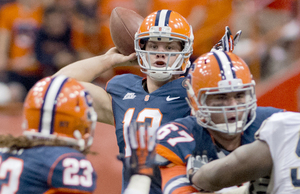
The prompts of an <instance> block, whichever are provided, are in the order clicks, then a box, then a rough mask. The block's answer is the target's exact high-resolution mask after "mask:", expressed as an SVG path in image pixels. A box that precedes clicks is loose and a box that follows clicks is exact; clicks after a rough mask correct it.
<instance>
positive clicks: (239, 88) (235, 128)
mask: <svg viewBox="0 0 300 194" xmlns="http://www.w3.org/2000/svg"><path fill="white" fill-rule="evenodd" d="M224 81H226V82H228V80H224ZM230 82H231V85H230V86H229V85H226V84H224V82H223V83H222V81H220V82H219V87H215V88H202V89H200V90H199V92H198V94H197V95H195V93H194V90H193V88H192V86H191V85H190V83H189V82H187V83H186V85H189V86H188V87H186V88H187V92H188V94H189V96H190V98H189V99H188V103H189V104H190V107H191V108H192V114H193V115H194V116H195V117H196V119H197V122H198V124H199V125H201V126H203V127H205V128H208V129H212V130H215V131H219V132H222V133H226V134H229V135H234V134H237V133H241V132H243V131H244V130H246V129H247V127H248V126H249V125H250V124H251V123H252V122H253V121H254V119H255V117H256V112H255V110H256V106H257V105H256V95H255V89H254V85H255V83H254V81H253V82H251V83H249V84H242V82H241V80H239V79H235V80H230ZM232 92H236V93H238V92H242V93H244V95H245V96H244V103H237V104H236V105H233V106H226V105H221V104H219V105H207V99H208V97H209V95H217V94H228V93H232ZM195 106H196V107H197V109H195ZM217 114H218V115H217ZM230 114H232V115H234V119H233V120H234V122H233V121H231V122H230V121H229V119H230V118H231V119H232V116H228V115H230ZM214 116H215V117H216V116H218V117H223V118H224V121H225V122H224V123H218V124H216V123H215V122H214V121H213V118H212V117H214ZM229 117H230V118H229Z"/></svg>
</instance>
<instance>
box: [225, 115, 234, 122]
mask: <svg viewBox="0 0 300 194" xmlns="http://www.w3.org/2000/svg"><path fill="white" fill-rule="evenodd" d="M227 120H228V123H234V122H236V117H235V116H232V117H229V118H228V119H227Z"/></svg>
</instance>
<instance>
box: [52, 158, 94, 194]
mask: <svg viewBox="0 0 300 194" xmlns="http://www.w3.org/2000/svg"><path fill="white" fill-rule="evenodd" d="M96 180H97V175H96V172H95V170H94V168H93V166H92V164H91V162H90V161H89V160H88V159H86V157H85V156H84V155H83V154H81V153H66V154H63V155H61V156H60V157H59V158H57V160H56V161H55V162H54V163H53V164H52V166H51V169H50V172H49V175H48V185H49V186H50V187H52V188H55V189H60V190H61V189H65V190H70V189H71V190H74V191H77V192H76V193H78V192H79V191H82V193H84V192H93V191H94V190H95V188H96ZM79 193H80V192H79Z"/></svg>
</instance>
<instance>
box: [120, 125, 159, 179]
mask: <svg viewBox="0 0 300 194" xmlns="http://www.w3.org/2000/svg"><path fill="white" fill-rule="evenodd" d="M148 127H149V124H148V123H139V122H133V123H131V125H130V126H129V127H128V140H129V144H130V145H129V146H130V148H131V156H130V159H129V161H127V162H126V163H125V166H126V168H128V169H130V172H131V174H142V175H147V176H150V177H152V176H153V167H154V157H155V133H154V134H150V132H149V130H148Z"/></svg>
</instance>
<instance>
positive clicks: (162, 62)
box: [153, 61, 167, 67]
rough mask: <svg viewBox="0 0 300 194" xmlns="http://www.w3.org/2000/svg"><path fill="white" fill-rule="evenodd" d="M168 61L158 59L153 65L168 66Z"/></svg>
mask: <svg viewBox="0 0 300 194" xmlns="http://www.w3.org/2000/svg"><path fill="white" fill-rule="evenodd" d="M166 65H167V64H166V63H165V62H164V61H156V62H155V63H154V64H153V66H154V67H166Z"/></svg>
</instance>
